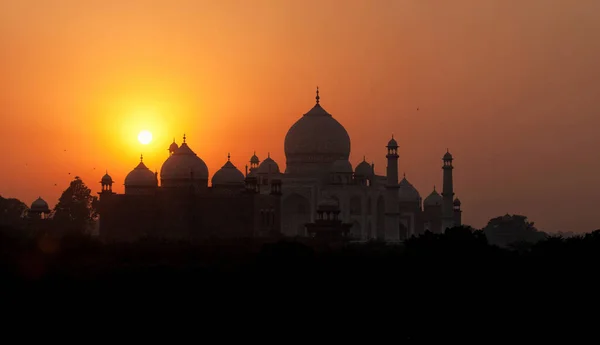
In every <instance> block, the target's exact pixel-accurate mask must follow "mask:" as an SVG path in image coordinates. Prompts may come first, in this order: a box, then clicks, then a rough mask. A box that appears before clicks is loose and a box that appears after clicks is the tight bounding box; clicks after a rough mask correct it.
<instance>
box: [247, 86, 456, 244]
mask: <svg viewBox="0 0 600 345" xmlns="http://www.w3.org/2000/svg"><path fill="white" fill-rule="evenodd" d="M350 147H351V145H350V136H349V135H348V133H347V132H346V130H345V129H344V127H343V126H342V125H341V124H340V123H339V122H338V121H337V120H336V119H335V118H334V117H333V116H332V115H331V114H329V113H328V112H327V111H326V110H325V109H323V107H322V106H321V105H320V97H319V90H318V89H317V96H316V104H315V106H314V107H313V108H312V109H310V110H309V111H308V112H307V113H306V114H304V115H303V116H302V117H301V118H300V119H299V120H298V121H297V122H296V123H294V125H292V127H291V128H290V129H289V131H288V133H287V135H286V137H285V143H284V148H285V156H286V170H285V172H281V171H280V169H279V166H278V164H277V163H276V162H275V161H274V160H273V159H271V158H270V157H267V158H266V159H265V160H264V161H262V162H260V159H259V158H258V157H257V156H256V154H255V155H254V156H252V158H251V159H250V167H249V169H248V167H247V169H246V170H247V174H248V175H250V176H255V177H256V178H257V179H258V183H259V185H260V191H261V193H269V192H270V185H271V181H273V180H276V181H277V180H281V188H282V194H283V195H282V198H281V202H282V205H281V221H282V224H281V229H282V232H283V233H284V235H287V236H306V227H305V224H306V223H309V222H312V221H314V219H315V217H316V206H317V204H318V202H319V201H320V200H321V199H323V198H326V197H332V198H333V199H335V200H337V201H338V203H339V207H340V210H341V218H342V220H343V221H344V222H347V223H352V224H353V225H352V228H351V230H350V232H351V235H352V236H353V237H354V238H356V239H357V240H367V239H374V238H378V239H384V240H386V241H398V240H402V239H404V238H406V237H407V236H411V235H415V234H419V233H421V232H423V231H425V230H429V231H432V232H442V231H443V229H445V228H447V227H451V226H453V225H459V224H460V221H461V210H460V201H459V200H458V199H454V192H453V186H452V184H453V182H452V170H453V166H452V160H453V159H452V155H451V154H450V153H449V152H446V154H445V155H444V157H443V162H444V165H443V174H444V177H443V181H444V186H443V193H442V195H440V194H438V193H437V191H436V190H435V187H434V191H433V192H432V193H431V194H430V195H429V196H428V197H427V198H425V200H424V201H422V200H421V196H420V194H419V192H418V191H417V190H416V189H415V188H414V186H412V185H411V184H410V183H409V182H408V181H407V180H406V178H405V177H404V178H403V179H402V180H401V181H400V182H398V144H397V142H396V140H395V139H394V138H393V136H392V139H391V140H390V141H389V142H388V143H387V152H386V153H387V154H386V158H387V170H386V176H379V175H375V174H374V165H373V164H369V163H367V161H366V159H364V158H363V161H362V162H361V163H359V164H358V165H357V166H356V167H355V168H353V167H352V165H351V164H350V162H349V161H348V158H349V156H350ZM382 154H383V152H382Z"/></svg>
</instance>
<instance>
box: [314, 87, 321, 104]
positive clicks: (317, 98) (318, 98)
mask: <svg viewBox="0 0 600 345" xmlns="http://www.w3.org/2000/svg"><path fill="white" fill-rule="evenodd" d="M315 99H316V100H317V104H319V100H320V99H321V97H319V87H318V86H317V97H315Z"/></svg>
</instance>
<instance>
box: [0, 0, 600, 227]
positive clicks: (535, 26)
mask: <svg viewBox="0 0 600 345" xmlns="http://www.w3.org/2000/svg"><path fill="white" fill-rule="evenodd" d="M598 13H600V1H597V0H577V1H572V0H520V1H517V0H514V1H513V0H497V1H491V0H455V1H434V0H371V1H355V0H345V1H341V0H329V1H325V0H303V1H280V0H271V1H268V0H253V1H246V0H237V1H235V0H220V1H200V0H194V1H192V0H189V1H184V0H165V1H151V0H148V1H142V0H137V1H131V0H130V1H118V0H99V1H96V0H86V1H79V0H62V1H61V0H39V1H33V0H19V1H12V0H0V116H1V118H2V126H1V127H0V143H1V146H2V148H3V150H2V169H1V170H0V181H1V182H0V195H2V196H5V197H17V198H19V199H21V200H23V201H24V202H26V203H28V204H29V203H31V202H32V201H33V200H34V199H35V198H37V196H38V195H40V196H42V197H43V198H45V199H46V200H47V201H48V202H49V203H50V204H51V206H53V205H54V204H55V203H56V201H57V199H58V197H59V196H60V193H61V192H62V191H63V190H64V189H65V188H66V187H67V186H68V183H69V181H70V180H71V179H72V177H73V176H75V175H79V176H81V177H82V179H83V180H84V182H86V183H87V184H88V186H90V187H92V188H93V190H94V192H95V191H97V190H98V187H99V185H98V183H97V182H98V181H99V180H100V177H101V176H102V174H103V173H104V170H105V169H108V171H109V173H110V174H111V175H112V176H113V178H114V179H115V180H116V181H117V186H116V188H115V189H116V190H117V191H118V192H122V191H123V186H122V183H123V179H124V178H125V175H126V174H127V172H128V171H129V170H131V169H132V168H133V167H135V165H136V164H137V162H138V159H139V158H138V157H139V155H140V153H141V152H143V153H144V156H145V157H146V158H145V162H146V164H147V165H148V166H149V167H150V168H151V169H153V170H154V169H155V168H156V169H160V165H161V163H162V161H163V160H164V159H165V158H166V157H167V150H166V149H167V147H168V144H169V143H170V142H171V140H172V139H173V137H176V138H177V141H178V142H181V136H182V134H183V133H184V132H186V133H187V135H188V142H189V143H190V146H191V147H192V148H193V149H194V150H195V151H196V153H197V154H198V155H199V156H200V157H202V158H203V159H204V161H205V162H206V163H207V165H208V167H209V170H210V173H211V175H212V173H214V172H215V171H216V170H217V169H218V168H219V167H220V166H221V165H223V163H224V162H225V161H226V157H227V152H228V151H230V152H231V155H232V161H233V163H234V164H236V165H237V166H238V167H239V168H240V169H241V170H243V166H244V165H245V164H246V161H247V160H248V159H249V157H250V156H251V154H252V151H253V150H256V151H257V153H258V155H259V157H260V158H261V159H262V158H264V157H265V156H266V153H267V151H270V152H271V156H272V157H273V158H274V159H275V160H276V161H277V162H278V163H279V164H280V167H281V168H282V169H283V168H284V167H285V157H284V154H283V139H284V137H285V134H286V131H287V129H288V128H289V127H290V126H291V125H292V124H293V123H294V122H295V121H296V120H297V119H298V118H299V117H300V116H301V115H302V114H303V113H305V112H306V111H307V110H309V109H310V108H311V107H312V106H313V104H314V89H315V86H316V85H319V87H320V89H321V104H322V105H323V106H324V108H325V109H327V110H328V111H329V112H330V113H331V114H333V116H334V117H335V118H336V119H337V120H338V121H340V122H341V123H342V124H343V125H344V126H345V127H346V129H347V131H348V133H349V134H350V137H351V140H352V154H351V161H352V163H353V164H356V163H357V162H359V161H360V160H361V159H362V156H363V155H366V156H367V159H368V160H372V161H374V162H375V167H376V170H377V172H378V173H384V171H385V148H384V146H385V144H386V142H387V140H388V139H389V137H390V135H391V133H392V132H393V133H394V134H395V136H396V138H397V139H398V142H399V144H400V155H401V156H400V171H401V172H402V171H405V172H406V174H407V177H408V179H409V180H410V181H411V182H412V183H413V184H414V185H415V186H416V187H417V188H418V189H419V191H420V192H421V195H422V196H423V197H425V196H427V195H428V194H429V193H430V192H431V189H432V187H433V185H434V184H436V185H438V186H439V185H441V180H442V179H441V177H442V175H441V173H442V172H441V157H442V155H443V153H444V152H445V149H446V147H448V148H450V150H451V152H452V153H453V154H454V157H455V159H456V160H455V167H456V168H455V170H454V172H455V192H456V193H457V196H458V197H459V198H460V199H461V200H462V202H463V208H464V218H463V219H464V221H465V222H466V223H468V224H471V225H473V226H475V227H481V226H483V225H485V223H486V222H487V220H488V219H489V218H491V217H494V216H498V215H502V214H504V213H507V212H508V213H519V214H524V215H527V216H528V217H529V218H530V219H531V220H533V221H535V222H536V224H537V226H538V227H539V228H540V229H541V230H546V231H559V230H562V231H568V230H573V231H590V230H593V229H597V228H600V222H599V221H598V219H597V217H596V214H597V210H596V209H597V206H596V199H595V196H596V195H598V194H600V184H598V183H597V182H596V180H597V177H596V176H597V175H598V170H599V168H600V154H598V149H600V139H599V138H600V137H599V136H598V128H600V116H599V115H600V101H599V100H598V95H599V94H600V69H599V68H598V63H599V62H600V40H599V39H598V37H597V36H598V33H599V32H600V21H598ZM417 107H419V108H420V110H419V111H418V112H417V111H416V108H417ZM144 128H147V129H150V130H151V131H152V132H153V133H154V136H155V140H154V142H153V143H152V144H151V145H148V146H144V147H142V145H141V144H139V143H138V142H137V140H136V137H137V133H138V132H139V130H141V129H144ZM65 150H66V151H65ZM69 172H70V173H71V175H69V174H68V173H69ZM55 183H56V184H57V186H54V184H55Z"/></svg>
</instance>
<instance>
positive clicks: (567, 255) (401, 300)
mask: <svg viewBox="0 0 600 345" xmlns="http://www.w3.org/2000/svg"><path fill="white" fill-rule="evenodd" d="M599 258H600V234H598V233H592V234H590V235H587V236H586V237H581V238H574V239H561V238H551V239H548V240H545V241H542V242H539V243H537V244H535V245H526V244H521V245H519V246H515V247H514V248H512V249H506V248H505V249H501V248H498V247H495V246H491V245H489V244H488V243H487V241H486V239H485V236H482V234H480V233H473V232H469V231H462V230H456V231H453V232H452V231H449V232H447V233H446V234H444V235H432V234H429V235H427V236H422V237H420V238H417V239H411V240H409V241H407V242H406V243H404V244H403V245H386V244H384V243H378V242H369V243H360V244H345V245H336V246H327V245H323V244H317V243H314V242H306V241H305V242H301V241H294V240H287V241H281V240H278V241H268V240H262V241H258V240H251V239H239V240H229V241H225V240H212V241H204V242H198V243H189V242H186V241H181V242H169V241H164V240H159V239H145V240H141V241H139V242H136V243H101V242H99V241H96V240H93V239H90V238H86V237H81V236H66V237H63V238H53V237H50V236H40V237H38V238H29V239H26V238H18V237H14V236H4V235H3V236H2V238H1V241H0V279H1V282H2V287H1V291H2V292H3V296H4V297H6V296H14V297H15V298H14V299H12V302H15V301H19V303H21V301H22V300H21V299H20V298H22V296H26V299H25V300H26V301H31V300H44V301H46V302H47V301H48V300H50V301H54V302H57V303H58V301H60V303H59V304H61V305H63V304H64V303H67V302H66V301H70V302H73V301H80V303H83V304H84V305H86V306H89V308H92V306H94V307H93V308H98V307H102V305H103V304H104V303H105V301H106V302H107V303H115V302H116V303H118V304H119V305H121V306H124V305H133V304H136V305H137V304H138V303H141V304H142V305H145V306H146V308H148V306H152V308H151V309H152V310H156V309H155V308H158V307H159V306H163V307H164V306H167V307H171V308H172V307H181V308H184V309H185V308H188V307H189V308H190V310H189V312H190V313H191V315H196V316H201V315H203V316H206V315H211V314H210V313H208V310H215V309H213V308H214V307H215V306H217V307H216V308H217V309H218V310H220V312H226V313H229V317H234V318H235V317H240V315H245V316H244V320H246V321H253V322H256V321H260V320H261V317H263V316H261V317H259V315H264V314H265V313H266V315H267V316H268V317H274V316H276V317H275V318H276V319H277V318H278V317H277V315H282V318H283V320H288V319H287V318H289V316H285V317H283V315H293V316H294V319H295V318H298V319H300V321H292V319H289V322H290V323H292V324H294V322H303V323H301V324H305V323H308V324H311V323H318V324H319V325H321V326H323V325H328V322H329V323H331V322H333V323H337V322H342V320H344V321H343V323H342V324H343V325H345V326H344V329H345V330H346V332H347V331H349V330H352V329H354V327H358V325H361V324H368V323H370V322H375V323H376V324H377V325H379V326H378V327H380V328H382V329H389V327H392V328H394V327H406V326H408V325H414V326H415V327H414V328H413V327H409V329H411V330H412V331H411V332H412V333H411V332H409V333H406V334H404V335H402V336H401V338H402V337H409V336H410V337H412V339H415V337H416V338H421V339H426V338H431V337H436V338H437V337H440V336H441V334H439V333H436V332H425V333H423V332H421V331H417V330H419V329H421V328H422V327H425V328H426V329H427V327H429V326H427V325H433V324H440V323H441V324H446V325H449V324H453V323H455V322H458V323H459V324H460V323H462V324H463V326H464V327H467V328H469V327H475V324H477V325H483V326H485V325H487V327H492V328H493V329H495V330H496V332H497V331H498V329H501V328H506V327H508V328H507V329H506V330H504V331H502V332H501V334H504V335H508V334H515V333H514V332H516V330H521V331H523V332H525V331H527V332H529V331H531V330H532V329H537V328H536V327H538V326H535V325H538V323H539V324H540V325H541V327H549V326H548V325H549V323H548V322H554V323H557V322H558V323H559V324H561V325H564V323H563V322H566V321H567V320H569V319H572V317H573V316H575V315H583V314H582V311H576V310H578V309H581V310H583V309H585V308H590V310H596V309H595V308H593V307H592V306H591V305H592V304H593V303H594V300H595V299H594V297H593V296H595V295H596V294H597V292H596V291H597V290H596V287H597V284H596V280H597V275H598V264H599V263H600V260H599ZM16 296H21V297H19V298H17V297H16ZM9 300H10V299H9ZM192 306H198V307H192ZM226 306H227V307H226ZM239 309H242V310H243V312H242V314H240V313H239ZM136 310H137V309H136ZM140 310H141V309H140ZM144 310H145V309H144ZM234 310H235V312H234ZM274 310H278V311H277V312H275V311H274ZM546 311H547V312H546ZM207 313H208V314H207ZM211 313H212V311H211ZM232 313H233V315H232ZM163 316H164V315H163ZM346 318H349V321H347V320H346ZM545 318H548V320H546V319H545ZM400 319H402V320H404V321H399V320H400ZM302 320H303V321H302ZM317 320H324V321H318V322H317ZM519 320H522V321H519ZM280 321H282V320H280ZM348 322H350V323H348ZM388 323H391V325H388ZM353 325H355V326H353ZM426 326H427V327H426ZM534 326H535V327H534ZM327 327H329V328H331V327H333V326H331V325H329V326H327ZM478 327H479V326H478ZM359 329H360V328H359ZM461 329H462V328H461ZM477 329H479V328H477ZM357 330H358V329H357ZM479 330H480V331H482V329H479ZM521 331H519V332H521ZM478 332H479V331H478ZM482 332H483V331H482ZM476 333H477V332H475V333H473V332H471V331H469V332H468V334H471V335H473V334H476ZM453 334H454V335H453ZM477 334H478V333H477ZM501 334H498V335H497V337H501ZM459 335H460V337H464V336H466V335H465V330H464V329H463V331H461V332H458V333H456V334H455V333H444V337H445V338H444V339H450V338H453V339H454V337H459ZM538 336H539V335H538ZM403 339H404V338H403Z"/></svg>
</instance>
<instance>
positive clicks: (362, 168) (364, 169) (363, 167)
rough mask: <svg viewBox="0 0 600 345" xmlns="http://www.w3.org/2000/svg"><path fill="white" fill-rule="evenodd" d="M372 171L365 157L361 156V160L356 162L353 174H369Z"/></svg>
mask: <svg viewBox="0 0 600 345" xmlns="http://www.w3.org/2000/svg"><path fill="white" fill-rule="evenodd" d="M372 173H373V169H372V167H371V164H369V163H367V160H366V159H365V157H363V161H362V162H360V163H358V165H357V166H356V169H354V175H356V176H371V175H372Z"/></svg>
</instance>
